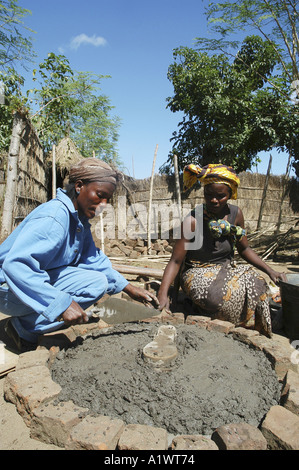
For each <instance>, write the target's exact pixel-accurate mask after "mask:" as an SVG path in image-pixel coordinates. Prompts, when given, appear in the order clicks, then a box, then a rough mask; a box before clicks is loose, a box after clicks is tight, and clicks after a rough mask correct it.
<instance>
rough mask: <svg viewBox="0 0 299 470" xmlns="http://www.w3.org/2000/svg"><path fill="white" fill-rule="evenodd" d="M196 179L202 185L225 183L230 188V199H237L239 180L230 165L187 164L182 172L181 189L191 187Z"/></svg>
mask: <svg viewBox="0 0 299 470" xmlns="http://www.w3.org/2000/svg"><path fill="white" fill-rule="evenodd" d="M198 180H199V181H200V183H202V184H203V185H204V186H206V185H207V184H212V183H221V184H226V185H227V186H229V187H230V188H231V190H232V196H231V199H237V193H238V186H239V184H240V180H239V178H238V176H237V173H236V172H235V170H234V169H233V168H232V167H231V166H227V165H222V164H220V163H218V164H217V163H216V164H214V163H210V165H206V166H204V167H200V166H198V165H194V164H190V165H187V166H186V167H185V168H184V173H183V190H184V191H186V190H187V189H190V188H192V186H193V185H194V184H195V183H196V182H197V181H198Z"/></svg>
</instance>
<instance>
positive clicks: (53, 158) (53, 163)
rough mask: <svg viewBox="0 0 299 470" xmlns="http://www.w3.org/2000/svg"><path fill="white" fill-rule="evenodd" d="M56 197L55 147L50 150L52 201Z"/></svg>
mask: <svg viewBox="0 0 299 470" xmlns="http://www.w3.org/2000/svg"><path fill="white" fill-rule="evenodd" d="M55 197H56V145H53V149H52V199H55Z"/></svg>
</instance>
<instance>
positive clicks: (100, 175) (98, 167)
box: [69, 158, 121, 186]
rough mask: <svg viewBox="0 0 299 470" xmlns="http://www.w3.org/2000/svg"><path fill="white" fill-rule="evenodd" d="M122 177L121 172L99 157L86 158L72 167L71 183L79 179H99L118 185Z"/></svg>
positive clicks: (92, 180)
mask: <svg viewBox="0 0 299 470" xmlns="http://www.w3.org/2000/svg"><path fill="white" fill-rule="evenodd" d="M120 179H121V173H120V172H118V171H117V170H114V169H113V168H111V166H110V165H108V163H106V162H103V161H102V160H99V159H98V158H84V159H83V160H81V161H80V162H79V163H76V164H75V165H73V166H72V167H71V168H70V174H69V183H76V181H78V180H82V181H84V182H87V183H92V182H95V181H98V182H100V183H112V184H114V185H115V186H116V184H117V181H119V180H120Z"/></svg>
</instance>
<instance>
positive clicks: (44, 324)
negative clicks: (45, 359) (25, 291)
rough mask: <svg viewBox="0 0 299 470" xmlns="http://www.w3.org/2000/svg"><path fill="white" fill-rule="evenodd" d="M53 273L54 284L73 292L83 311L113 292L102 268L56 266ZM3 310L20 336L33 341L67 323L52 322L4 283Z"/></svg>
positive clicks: (1, 292)
mask: <svg viewBox="0 0 299 470" xmlns="http://www.w3.org/2000/svg"><path fill="white" fill-rule="evenodd" d="M49 275H50V283H51V285H53V286H54V287H56V288H57V289H58V290H60V291H63V292H67V293H68V294H70V295H71V296H72V298H73V300H74V301H75V302H77V303H78V304H79V305H80V306H81V307H82V308H83V310H85V309H86V308H88V307H90V306H91V305H92V304H93V303H95V302H96V301H97V300H99V299H100V298H101V297H102V296H103V295H104V294H105V293H106V292H107V291H109V284H108V281H107V277H106V276H105V275H104V274H102V273H100V272H98V271H92V270H90V269H84V268H80V267H74V266H67V267H63V268H57V269H52V270H51V272H49ZM0 312H1V313H4V314H5V315H8V316H11V317H12V324H13V326H14V328H15V329H16V331H17V332H18V334H19V336H20V337H21V338H23V339H25V340H27V341H30V342H31V343H36V342H37V339H38V335H41V334H44V333H49V332H51V331H56V330H58V329H59V328H61V327H62V326H64V322H59V321H54V322H50V321H49V320H48V319H47V318H45V317H44V316H43V315H41V314H39V313H36V312H35V311H34V310H32V308H30V307H29V306H28V305H25V304H24V303H23V302H21V301H20V300H19V299H18V297H16V296H15V295H14V293H13V292H12V291H11V290H10V289H9V288H8V286H7V284H6V283H4V284H1V285H0ZM61 313H63V312H61Z"/></svg>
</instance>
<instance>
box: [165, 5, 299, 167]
mask: <svg viewBox="0 0 299 470" xmlns="http://www.w3.org/2000/svg"><path fill="white" fill-rule="evenodd" d="M207 18H208V19H209V21H210V25H211V29H212V31H213V32H215V33H218V34H219V33H220V35H221V37H220V39H206V38H199V39H198V40H197V43H196V49H188V48H179V49H177V50H175V53H174V59H175V63H174V64H172V65H171V66H170V67H169V73H168V77H169V79H170V81H171V82H172V83H173V86H174V96H173V97H171V98H169V99H168V107H169V108H170V109H171V111H173V112H177V111H181V112H183V113H184V118H183V120H182V122H181V123H180V125H179V129H178V131H177V132H175V133H174V135H173V139H172V140H173V141H174V146H173V152H176V153H177V154H178V157H179V165H180V167H181V168H182V167H183V166H184V164H185V163H187V162H188V163H189V162H190V161H195V162H196V161H197V162H198V163H200V164H205V163H207V162H211V161H214V162H215V161H222V162H223V163H230V164H234V165H235V166H236V168H237V169H238V170H239V171H240V170H246V169H249V168H250V167H251V165H252V164H253V163H254V162H255V161H256V159H257V155H258V152H259V151H261V150H268V149H271V148H273V147H276V148H278V149H281V150H288V151H289V152H290V153H291V155H292V156H293V157H295V158H296V155H298V152H299V146H298V132H297V129H298V124H299V121H298V103H297V101H296V99H295V100H294V84H296V83H297V82H296V80H297V78H298V68H297V60H298V36H297V32H296V27H297V24H298V15H297V12H296V2H292V1H289V0H285V1H284V2H281V1H269V0H242V1H240V2H239V1H238V2H223V3H211V4H210V5H209V7H208V9H207ZM249 28H250V31H252V30H253V28H256V32H257V33H258V36H249V37H246V38H245V39H244V41H243V43H241V47H240V41H233V40H232V38H233V35H234V33H240V31H241V30H242V29H243V30H244V31H247V30H249ZM227 38H228V39H230V40H227ZM238 49H239V50H238ZM233 51H238V52H233ZM292 86H293V89H291V87H292ZM291 92H293V94H292V97H291V96H290V95H291ZM290 97H291V99H290ZM171 163H172V162H171V156H170V157H169V159H168V162H167V163H166V165H165V166H164V168H162V169H163V170H166V171H169V170H170V167H171Z"/></svg>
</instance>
